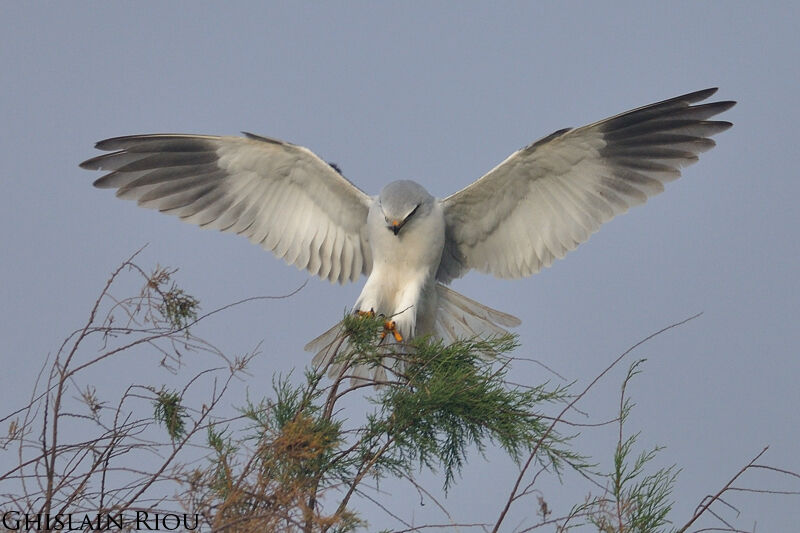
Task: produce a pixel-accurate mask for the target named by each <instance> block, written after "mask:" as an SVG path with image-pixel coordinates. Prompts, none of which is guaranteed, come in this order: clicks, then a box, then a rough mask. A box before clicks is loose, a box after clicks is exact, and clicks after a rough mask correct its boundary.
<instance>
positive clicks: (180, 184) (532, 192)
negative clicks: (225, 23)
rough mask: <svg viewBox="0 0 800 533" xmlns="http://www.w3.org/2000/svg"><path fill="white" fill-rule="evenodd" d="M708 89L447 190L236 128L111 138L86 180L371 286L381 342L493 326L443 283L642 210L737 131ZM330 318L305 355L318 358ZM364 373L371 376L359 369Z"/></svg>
mask: <svg viewBox="0 0 800 533" xmlns="http://www.w3.org/2000/svg"><path fill="white" fill-rule="evenodd" d="M716 91H717V89H706V90H702V91H696V92H693V93H689V94H685V95H683V96H678V97H676V98H671V99H669V100H664V101H662V102H658V103H655V104H651V105H647V106H644V107H640V108H638V109H634V110H632V111H627V112H625V113H622V114H619V115H616V116H613V117H611V118H607V119H605V120H601V121H599V122H595V123H593V124H590V125H588V126H583V127H580V128H566V129H562V130H558V131H556V132H554V133H552V134H550V135H548V136H546V137H544V138H542V139H540V140H538V141H536V142H534V143H533V144H531V145H529V146H526V147H525V148H522V149H521V150H518V151H516V152H514V153H513V154H511V155H510V156H509V157H508V158H506V160H505V161H503V162H501V163H500V164H499V165H497V166H496V167H495V168H493V169H492V170H490V171H489V172H488V173H486V174H485V175H484V176H483V177H482V178H480V179H479V180H477V181H475V182H474V183H472V184H470V185H468V186H467V187H465V188H464V189H462V190H460V191H459V192H456V193H455V194H452V195H450V196H448V197H447V198H444V199H438V198H434V197H433V196H431V194H429V193H428V191H426V190H425V188H424V187H423V186H422V185H420V184H418V183H415V182H413V181H408V180H402V181H394V182H392V183H389V184H388V185H386V186H385V187H384V188H383V190H381V192H380V194H378V195H377V196H369V195H368V194H366V193H364V192H362V191H361V190H360V189H359V188H358V187H356V186H355V185H353V183H351V182H350V181H349V180H347V179H346V178H345V177H344V176H343V175H342V174H341V173H340V172H339V171H338V168H336V167H335V166H334V165H331V164H329V163H326V162H325V161H324V160H322V159H320V158H319V157H318V156H316V155H315V154H314V153H312V152H311V151H310V150H308V149H307V148H304V147H302V146H298V145H295V144H291V143H288V142H284V141H280V140H277V139H272V138H268V137H261V136H259V135H253V134H250V133H245V134H244V135H245V136H244V137H219V136H210V135H184V134H151V135H131V136H126V137H115V138H112V139H106V140H104V141H100V142H98V143H97V144H96V147H97V148H98V149H100V150H106V151H110V153H107V154H103V155H99V156H97V157H94V158H92V159H89V160H87V161H84V162H83V163H81V167H83V168H86V169H91V170H103V171H106V172H108V173H107V174H105V175H103V176H102V177H100V178H99V179H97V180H96V181H95V182H94V185H95V187H100V188H112V189H116V191H117V192H116V194H117V196H118V197H120V198H124V199H129V200H136V201H137V202H138V204H139V205H140V206H142V207H148V208H152V209H158V210H159V211H161V212H164V213H167V214H171V215H175V216H178V217H180V218H181V219H182V220H184V221H186V222H191V223H193V224H197V225H199V226H201V227H204V228H213V229H217V230H220V231H226V232H230V233H238V234H241V235H244V236H246V237H247V238H248V239H250V241H252V242H253V243H255V244H258V245H260V246H262V247H263V248H265V249H266V250H269V251H271V252H273V253H274V254H275V255H276V256H278V257H279V258H282V259H284V260H285V261H286V262H287V263H289V264H292V265H295V266H296V267H298V268H300V269H306V270H308V271H309V272H310V273H312V274H314V275H316V276H319V277H320V278H322V279H327V280H329V281H332V282H333V281H336V282H339V283H343V282H345V281H356V280H358V278H359V277H361V275H362V274H363V275H364V276H366V278H367V280H366V283H365V285H364V288H363V290H362V291H361V294H360V296H359V297H358V299H357V300H356V303H355V306H354V311H356V312H360V313H375V314H379V315H383V316H385V317H386V324H385V331H384V337H385V339H386V340H387V342H392V341H395V342H402V341H404V340H408V339H411V338H413V337H415V336H421V335H434V336H437V337H439V338H441V339H443V340H445V341H452V340H455V339H457V338H465V337H472V336H475V335H487V334H501V333H504V332H505V329H504V328H505V327H513V326H517V325H519V323H520V322H519V320H518V319H517V318H515V317H513V316H511V315H508V314H506V313H502V312H500V311H497V310H494V309H491V308H489V307H486V306H484V305H482V304H480V303H478V302H476V301H474V300H472V299H470V298H467V297H466V296H464V295H462V294H459V293H457V292H455V291H453V290H452V289H449V288H448V287H447V284H448V283H450V281H452V280H453V279H456V278H460V277H462V276H464V275H465V274H466V273H467V272H469V271H470V270H472V269H475V270H478V271H480V272H485V273H489V274H492V275H494V276H497V277H499V278H520V277H524V276H530V275H532V274H535V273H536V272H538V271H539V270H541V269H542V268H543V267H547V266H549V265H550V264H551V263H552V262H553V261H554V260H555V259H560V258H562V257H564V255H565V254H566V253H567V252H568V251H570V250H572V249H574V248H575V247H576V246H578V245H579V244H580V243H582V242H584V241H586V240H587V239H588V238H589V236H590V235H591V234H592V233H594V232H595V231H597V230H598V229H599V228H600V225H601V224H603V223H604V222H607V221H609V220H611V219H612V218H613V217H615V216H616V215H619V214H621V213H624V212H625V211H627V210H628V208H629V207H632V206H634V205H638V204H642V203H644V202H645V201H646V200H647V199H648V198H649V197H651V196H654V195H656V194H658V193H660V192H662V191H663V190H664V183H666V182H668V181H672V180H674V179H676V178H678V177H679V176H680V168H681V167H684V166H686V165H689V164H691V163H694V162H695V161H697V159H698V154H700V153H701V152H704V151H706V150H708V149H710V148H711V147H713V146H714V144H715V143H714V141H713V140H711V139H710V137H711V136H712V135H714V134H716V133H719V132H721V131H724V130H726V129H728V128H729V127H731V125H732V124H731V123H730V122H725V121H718V120H709V119H711V118H712V117H714V116H715V115H717V114H719V113H721V112H723V111H725V110H727V109H729V108H731V107H732V106H733V105H734V104H735V102H732V101H720V102H712V103H701V102H703V101H704V100H706V99H707V98H709V97H710V96H711V95H713V94H714V93H715V92H716ZM337 331H338V330H337V328H336V327H334V328H332V329H331V330H329V331H328V332H326V333H324V334H323V335H321V336H320V337H318V338H317V339H315V340H314V341H312V342H310V343H309V344H308V345H307V346H306V348H307V349H308V350H309V351H312V352H317V356H316V357H315V359H314V363H315V364H317V365H321V364H325V363H327V360H326V358H330V357H331V354H330V353H329V351H326V348H327V346H328V345H329V344H330V342H331V341H332V340H333V339H334V338H335V337H336V334H337ZM360 372H362V373H363V374H364V375H366V374H367V372H368V371H367V370H365V369H361V370H360Z"/></svg>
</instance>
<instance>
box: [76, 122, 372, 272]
mask: <svg viewBox="0 0 800 533" xmlns="http://www.w3.org/2000/svg"><path fill="white" fill-rule="evenodd" d="M245 135H247V137H246V138H245V137H214V136H204V135H178V134H156V135H133V136H128V137H117V138H113V139H107V140H105V141H100V142H99V143H97V145H96V147H97V148H99V149H100V150H113V152H112V153H110V154H104V155H101V156H98V157H95V158H93V159H89V160H88V161H85V162H83V163H81V167H83V168H86V169H92V170H107V171H110V173H108V174H106V175H104V176H103V177H101V178H100V179H98V180H97V181H95V182H94V185H95V187H100V188H114V189H117V196H119V197H120V198H125V199H129V200H136V201H137V202H138V203H139V205H141V206H143V207H149V208H153V209H158V210H159V211H161V212H164V213H168V214H171V215H176V216H178V217H180V218H181V219H183V220H184V221H186V222H191V223H193V224H197V225H199V226H202V227H205V228H215V229H218V230H220V231H228V232H232V233H239V234H242V235H245V236H246V237H247V238H248V239H250V240H251V241H252V242H254V243H256V244H259V245H261V246H262V247H263V248H265V249H267V250H270V251H271V252H274V253H275V255H277V256H278V257H280V258H282V259H284V260H285V261H286V262H287V263H289V264H292V265H295V266H297V267H298V268H301V269H306V270H308V271H309V272H311V273H312V274H315V275H317V276H319V277H321V278H323V279H328V280H330V281H338V282H340V283H342V282H344V281H346V280H351V281H355V280H356V279H358V277H359V276H360V275H361V274H362V273H363V274H368V273H369V272H370V270H371V269H372V258H371V256H370V252H369V247H368V246H367V244H366V231H365V225H366V221H367V212H368V211H369V205H370V202H371V199H370V197H369V196H367V195H366V194H364V193H363V192H362V191H361V190H359V189H358V188H357V187H356V186H355V185H353V184H352V183H350V182H349V181H348V180H347V179H345V178H344V177H343V176H342V175H341V174H339V172H337V171H336V170H335V169H334V168H333V167H332V166H331V165H329V164H328V163H326V162H325V161H323V160H321V159H320V158H319V157H317V156H316V155H314V154H313V153H312V152H311V151H310V150H308V149H306V148H303V147H301V146H296V145H293V144H290V143H286V142H282V141H278V140H275V139H268V138H265V137H259V136H256V135H251V134H245Z"/></svg>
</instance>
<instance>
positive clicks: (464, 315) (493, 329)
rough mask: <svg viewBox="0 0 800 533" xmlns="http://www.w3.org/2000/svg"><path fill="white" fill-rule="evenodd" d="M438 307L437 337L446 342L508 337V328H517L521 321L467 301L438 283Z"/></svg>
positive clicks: (461, 295)
mask: <svg viewBox="0 0 800 533" xmlns="http://www.w3.org/2000/svg"><path fill="white" fill-rule="evenodd" d="M436 289H437V292H438V293H439V308H438V310H437V313H436V331H435V334H436V335H437V336H438V337H440V338H441V339H442V340H444V341H446V342H454V341H456V340H458V339H464V338H470V337H487V336H496V335H505V334H507V333H508V331H507V330H506V329H504V327H503V326H505V327H516V326H519V325H520V323H521V322H520V320H519V319H518V318H517V317H515V316H513V315H509V314H508V313H503V312H502V311H498V310H497V309H492V308H491V307H488V306H485V305H483V304H482V303H479V302H476V301H475V300H472V299H471V298H467V297H466V296H464V295H463V294H460V293H458V292H456V291H454V290H452V289H450V288H448V287H447V286H445V285H442V284H441V283H440V284H437V285H436Z"/></svg>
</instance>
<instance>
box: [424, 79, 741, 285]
mask: <svg viewBox="0 0 800 533" xmlns="http://www.w3.org/2000/svg"><path fill="white" fill-rule="evenodd" d="M715 92H716V89H706V90H703V91H697V92H694V93H689V94H685V95H682V96H678V97H676V98H671V99H669V100H664V101H663V102H658V103H655V104H651V105H648V106H644V107H641V108H638V109H634V110H632V111H628V112H625V113H622V114H620V115H617V116H614V117H611V118H608V119H605V120H601V121H599V122H595V123H594V124H590V125H588V126H583V127H581V128H574V129H573V128H567V129H563V130H559V131H556V132H555V133H552V134H550V135H548V136H547V137H544V138H543V139H540V140H539V141H536V142H534V143H533V144H531V145H530V146H527V147H525V148H523V149H521V150H519V151H517V152H515V153H513V154H511V156H509V157H508V158H506V160H504V161H503V162H502V163H500V164H499V165H498V166H496V167H495V168H494V169H492V170H491V171H489V172H488V173H487V174H486V175H484V176H483V177H482V178H481V179H479V180H478V181H476V182H475V183H473V184H471V185H469V186H468V187H466V188H464V189H462V190H461V191H459V192H457V193H455V194H453V195H452V196H449V197H448V198H445V199H444V200H442V206H443V209H444V213H445V228H446V229H445V232H446V238H445V249H444V251H443V253H442V262H441V265H440V267H439V271H438V273H437V278H438V279H439V280H440V281H442V282H449V281H450V280H452V279H454V278H458V277H461V276H463V275H464V274H466V273H467V272H468V271H469V270H471V269H473V268H474V269H476V270H479V271H482V272H488V273H491V274H494V275H495V276H499V277H503V278H518V277H522V276H529V275H531V274H534V273H536V272H538V271H539V270H540V269H541V268H542V267H547V266H549V265H550V264H551V263H552V262H553V261H554V260H555V259H557V258H561V257H563V256H564V255H565V254H566V253H567V252H568V251H570V250H572V249H574V248H575V247H576V246H578V245H579V244H580V243H582V242H584V241H586V240H587V239H588V238H589V237H590V236H591V235H592V234H593V233H594V232H596V231H597V230H598V229H599V228H600V226H601V225H602V224H603V223H605V222H607V221H608V220H610V219H612V218H613V217H615V216H616V215H619V214H622V213H624V212H625V211H627V210H628V209H629V208H630V207H632V206H635V205H639V204H642V203H644V202H646V201H647V199H648V198H649V197H651V196H654V195H656V194H659V193H660V192H662V191H663V190H664V184H665V183H667V182H669V181H672V180H674V179H677V178H678V177H680V169H681V168H682V167H685V166H687V165H690V164H692V163H694V162H696V161H697V159H698V155H699V154H700V153H702V152H705V151H707V150H709V149H711V148H712V147H714V145H715V143H714V141H713V140H712V139H710V138H709V137H710V136H712V135H715V134H717V133H719V132H721V131H724V130H726V129H728V128H729V127H731V123H730V122H725V121H718V120H709V119H711V118H712V117H714V116H715V115H717V114H719V113H722V112H723V111H726V110H727V109H730V108H731V107H732V106H733V105H734V104H735V102H730V101H725V102H713V103H703V104H698V102H702V101H703V100H705V99H707V98H708V97H710V96H711V95H713V94H714V93H715ZM693 104H696V105H693Z"/></svg>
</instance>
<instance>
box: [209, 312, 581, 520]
mask: <svg viewBox="0 0 800 533" xmlns="http://www.w3.org/2000/svg"><path fill="white" fill-rule="evenodd" d="M384 322H385V319H384V318H382V317H376V316H369V315H365V316H352V315H350V316H346V317H345V319H344V321H343V324H344V327H343V332H344V333H343V335H344V337H343V339H346V340H347V341H348V342H347V343H342V344H340V345H339V346H338V348H339V349H338V351H337V353H336V354H335V356H334V357H333V358H332V361H333V362H332V364H331V365H329V366H327V367H325V368H320V369H316V370H314V371H309V372H307V373H306V374H305V380H304V382H303V383H301V384H299V385H293V384H292V382H291V381H290V380H289V379H288V378H280V377H279V378H277V379H275V380H274V381H273V390H274V399H273V400H271V401H261V402H259V403H252V402H249V403H248V404H247V405H246V406H245V408H243V409H242V410H241V413H242V415H243V417H244V418H245V419H246V420H247V421H248V423H249V425H248V426H247V437H246V438H245V439H244V441H243V442H250V443H251V446H252V457H251V459H250V460H248V461H246V462H245V463H244V464H242V465H241V466H240V467H238V468H237V467H235V466H234V465H233V464H232V455H231V453H230V450H231V449H232V447H230V446H229V445H228V444H225V443H224V440H223V439H222V437H221V436H220V435H218V434H216V433H210V439H209V442H210V443H211V445H212V448H213V449H214V450H215V457H214V459H213V462H214V468H213V470H214V471H215V472H216V474H215V476H216V477H215V480H216V481H215V485H213V486H214V487H215V488H214V490H213V491H212V493H211V497H212V500H213V499H214V498H216V499H217V500H222V501H223V503H220V502H219V501H218V502H217V504H215V505H214V506H215V507H220V506H221V507H222V508H224V509H226V512H227V513H228V514H227V516H226V517H225V518H226V520H231V521H233V520H242V519H243V516H245V515H246V516H252V515H253V514H254V513H255V514H258V513H259V512H261V513H262V516H266V515H267V514H270V515H271V516H273V517H274V516H278V515H279V516H280V517H281V518H280V519H279V520H278V521H276V522H269V523H267V522H265V521H263V520H262V521H261V522H259V523H258V524H257V525H256V524H250V525H251V526H252V527H258V528H280V527H286V528H288V529H291V527H289V524H292V523H295V524H296V523H304V524H306V527H304V528H303V530H305V531H316V530H318V529H319V530H324V531H340V532H345V531H352V530H355V529H357V528H359V527H362V526H364V524H363V523H362V522H361V521H360V520H359V519H358V517H357V515H356V514H355V513H354V512H353V511H352V510H350V508H349V500H350V498H351V496H352V495H353V493H355V492H357V491H360V490H361V489H360V486H361V484H362V482H363V481H364V480H365V479H366V478H371V479H374V480H376V481H377V480H380V479H382V478H385V477H387V476H392V477H405V476H407V475H408V472H412V471H414V470H417V469H419V468H427V469H430V470H432V471H439V470H441V471H443V472H444V483H443V485H444V489H445V490H447V489H449V488H450V487H451V486H452V483H453V482H454V480H455V477H456V476H457V474H459V473H460V472H461V470H462V468H463V467H464V466H465V463H466V459H467V456H468V453H469V451H470V450H471V449H476V450H478V451H480V452H481V453H483V452H484V451H485V450H486V449H487V447H488V446H489V445H490V444H495V445H499V446H500V447H502V448H503V449H504V450H505V451H506V452H507V453H508V454H509V456H510V457H512V458H513V459H514V460H521V459H522V458H524V457H527V456H528V455H529V454H530V453H532V452H533V451H534V450H536V452H535V453H536V457H537V460H539V461H540V463H541V464H542V465H546V466H547V467H552V468H553V469H554V470H556V471H558V470H559V468H561V466H562V465H563V464H565V463H567V464H570V465H573V466H575V467H576V468H579V469H580V468H582V466H581V465H582V464H583V463H582V458H581V457H579V456H578V455H577V454H575V453H574V452H572V451H570V450H569V448H568V446H567V441H568V439H567V438H565V437H562V436H561V435H559V434H558V433H557V432H555V431H552V428H550V427H549V426H550V422H549V421H547V420H546V419H545V418H543V417H542V408H543V407H544V406H545V405H546V404H552V403H553V402H564V401H565V400H566V397H567V392H566V389H565V388H563V387H549V386H548V384H543V385H540V386H536V387H523V386H519V385H510V384H509V383H507V381H506V371H507V367H508V364H509V362H510V361H509V360H508V359H507V357H506V354H507V353H508V352H509V351H511V350H513V349H514V348H516V346H517V343H516V338H515V337H514V336H511V335H508V336H504V337H498V338H490V339H485V340H480V339H467V340H463V341H458V342H455V343H453V344H451V345H444V344H442V343H441V342H437V341H432V340H430V339H417V340H415V341H413V342H411V343H410V344H408V345H406V346H403V347H402V349H397V348H398V347H397V345H393V346H394V347H393V348H387V345H385V344H383V343H381V340H382V336H381V333H382V331H383V326H384ZM389 345H392V343H389ZM342 346H348V347H349V348H348V349H346V350H345V349H342ZM363 366H366V367H368V368H370V369H372V370H377V369H382V370H384V371H386V372H388V377H386V378H382V379H381V380H380V381H377V382H373V381H371V380H370V378H366V377H363V376H365V374H364V372H355V369H357V368H358V367H363ZM331 368H333V369H334V371H332V372H331ZM326 371H328V373H329V374H330V375H331V376H332V383H331V384H329V385H328V384H323V381H324V380H323V379H322V378H323V375H324V373H325V372H326ZM354 373H355V374H356V375H359V376H361V377H359V378H358V379H355V380H353V381H351V380H350V376H351V375H354ZM348 383H349V386H348ZM356 391H360V392H363V393H364V394H365V395H366V399H367V401H368V402H370V403H371V405H372V406H373V408H372V409H371V410H370V411H369V412H367V413H365V414H364V419H363V420H361V421H354V420H350V419H344V418H342V417H341V414H340V412H339V411H338V410H337V408H336V405H337V402H338V401H339V400H341V398H342V397H344V396H346V395H348V394H352V393H354V392H356ZM234 470H238V471H237V472H236V473H234V472H233V471H234ZM235 484H238V487H235V486H234V485H235ZM329 491H334V492H335V493H336V494H337V496H336V499H337V502H338V503H337V504H336V505H334V507H333V508H332V509H329V510H328V514H323V513H322V509H321V505H320V504H321V501H322V500H323V499H325V497H324V495H325V494H327V493H328V492H329ZM254 494H259V495H260V496H258V497H253V496H252V495H254ZM245 495H246V496H245ZM279 508H281V509H282V511H280V512H279V511H278V509H279ZM223 514H225V513H223ZM218 525H219V524H218Z"/></svg>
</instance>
